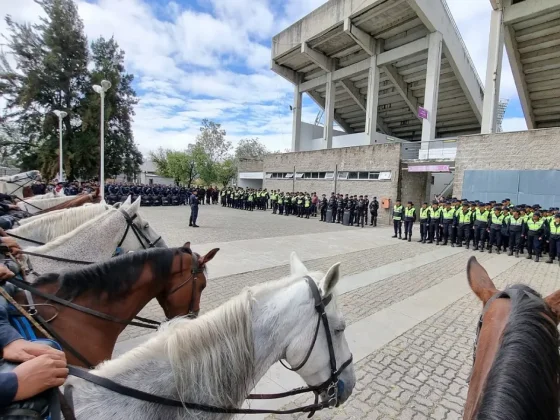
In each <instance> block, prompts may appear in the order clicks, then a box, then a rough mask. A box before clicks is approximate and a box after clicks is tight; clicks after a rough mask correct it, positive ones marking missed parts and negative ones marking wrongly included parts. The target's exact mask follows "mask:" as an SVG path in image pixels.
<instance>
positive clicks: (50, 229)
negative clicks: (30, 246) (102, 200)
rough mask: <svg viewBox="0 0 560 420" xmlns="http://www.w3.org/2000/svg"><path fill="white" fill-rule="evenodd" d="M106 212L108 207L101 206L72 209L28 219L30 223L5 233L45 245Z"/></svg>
mask: <svg viewBox="0 0 560 420" xmlns="http://www.w3.org/2000/svg"><path fill="white" fill-rule="evenodd" d="M107 210H108V207H107V206H104V205H101V204H100V205H92V206H86V207H74V208H71V209H68V210H65V211H60V212H58V211H57V212H54V213H53V214H47V215H46V216H45V217H42V218H40V219H37V220H33V218H30V220H31V222H30V223H26V224H24V225H22V226H20V227H18V228H16V229H12V230H8V231H7V233H8V234H10V233H11V234H14V235H18V236H22V237H24V238H37V240H39V241H42V242H45V243H46V242H50V241H52V240H53V239H55V238H57V237H59V236H60V235H61V234H63V232H66V233H68V232H71V231H72V230H74V229H76V228H77V227H78V226H80V225H82V224H83V223H86V222H88V221H90V220H91V219H92V218H95V217H97V216H99V215H100V214H103V213H105V212H106V211H107Z"/></svg>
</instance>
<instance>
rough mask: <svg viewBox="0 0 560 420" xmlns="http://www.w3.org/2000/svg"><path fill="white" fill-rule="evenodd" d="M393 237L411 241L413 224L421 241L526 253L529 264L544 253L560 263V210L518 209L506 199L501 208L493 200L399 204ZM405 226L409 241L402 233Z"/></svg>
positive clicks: (482, 250) (480, 249) (525, 206)
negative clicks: (429, 204)
mask: <svg viewBox="0 0 560 420" xmlns="http://www.w3.org/2000/svg"><path fill="white" fill-rule="evenodd" d="M392 219H393V227H394V235H393V238H397V237H398V238H399V239H402V240H408V242H410V241H411V239H412V228H413V226H414V223H415V222H416V221H418V222H419V223H420V238H419V239H418V242H422V243H429V244H431V243H434V241H435V243H436V245H440V244H441V245H447V244H448V243H449V244H450V245H451V246H452V247H455V246H457V247H462V246H463V245H465V246H466V248H467V249H469V247H470V244H471V241H472V246H473V249H474V250H475V251H480V252H484V251H485V250H487V251H488V252H489V253H492V252H493V251H494V250H495V251H496V252H497V253H498V254H499V253H501V252H502V251H504V252H506V251H507V254H508V256H512V255H514V254H515V256H516V257H519V254H523V253H524V250H525V249H526V250H527V256H526V258H527V259H532V258H533V256H534V261H535V262H539V260H540V258H541V256H542V254H543V253H545V254H548V259H547V261H546V262H547V263H550V264H551V263H552V262H553V261H554V258H555V257H557V258H558V260H559V261H560V212H559V209H558V208H549V209H542V208H541V207H540V206H539V205H537V204H535V205H532V206H531V205H526V204H519V205H517V206H514V205H512V204H511V201H510V200H509V199H508V198H506V199H505V200H503V201H502V203H501V204H498V203H496V202H495V201H491V202H489V203H482V202H479V201H474V202H470V201H459V200H457V199H456V198H453V199H451V200H450V201H446V202H444V203H439V202H437V201H433V202H432V205H431V206H428V203H426V202H425V203H423V204H422V207H421V208H420V209H418V210H417V209H416V208H415V207H414V204H413V203H412V202H410V201H409V202H408V203H407V205H406V207H405V206H403V205H402V204H401V202H400V201H398V200H397V201H396V203H395V205H394V206H393V209H392ZM403 222H404V238H403V237H402V228H403Z"/></svg>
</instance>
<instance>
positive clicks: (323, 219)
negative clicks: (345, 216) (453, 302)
mask: <svg viewBox="0 0 560 420" xmlns="http://www.w3.org/2000/svg"><path fill="white" fill-rule="evenodd" d="M329 206H330V202H329V201H327V195H326V194H323V197H322V198H321V201H320V202H319V211H320V213H321V220H320V221H321V222H326V221H327V207H329ZM330 208H331V209H332V207H330ZM331 211H332V210H331Z"/></svg>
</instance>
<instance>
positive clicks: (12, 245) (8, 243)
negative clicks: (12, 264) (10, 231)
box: [0, 236, 21, 255]
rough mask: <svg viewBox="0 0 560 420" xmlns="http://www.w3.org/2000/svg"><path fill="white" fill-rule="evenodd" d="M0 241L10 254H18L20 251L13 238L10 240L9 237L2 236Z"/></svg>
mask: <svg viewBox="0 0 560 420" xmlns="http://www.w3.org/2000/svg"><path fill="white" fill-rule="evenodd" d="M0 241H1V242H2V243H3V244H4V245H6V246H7V247H8V248H10V252H11V253H12V254H14V255H17V254H19V252H20V251H21V247H20V245H19V244H18V243H17V242H16V240H15V239H14V238H11V237H9V236H3V237H1V238H0Z"/></svg>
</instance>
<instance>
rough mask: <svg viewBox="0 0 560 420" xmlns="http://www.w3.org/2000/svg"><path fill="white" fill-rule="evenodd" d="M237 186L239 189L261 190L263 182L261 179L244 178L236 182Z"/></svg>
mask: <svg viewBox="0 0 560 420" xmlns="http://www.w3.org/2000/svg"><path fill="white" fill-rule="evenodd" d="M237 186H238V187H241V188H247V187H248V188H255V189H258V188H262V186H263V180H262V179H244V178H239V179H238V180H237Z"/></svg>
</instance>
